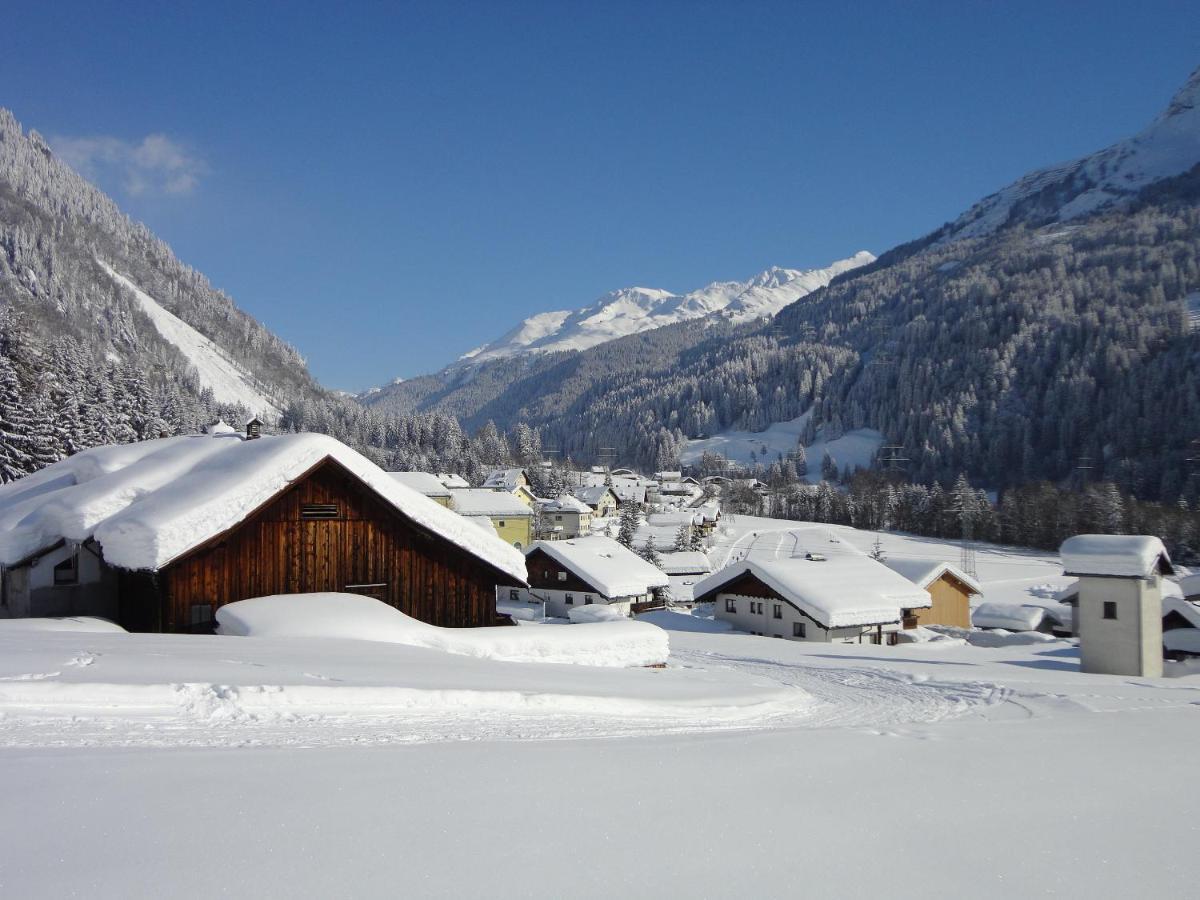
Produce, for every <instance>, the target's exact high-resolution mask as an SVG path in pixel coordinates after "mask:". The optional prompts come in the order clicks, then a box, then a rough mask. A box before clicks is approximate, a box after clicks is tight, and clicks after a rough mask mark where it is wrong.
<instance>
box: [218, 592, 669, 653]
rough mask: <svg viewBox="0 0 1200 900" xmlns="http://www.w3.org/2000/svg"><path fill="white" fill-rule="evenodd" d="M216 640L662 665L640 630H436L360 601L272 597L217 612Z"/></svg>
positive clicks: (620, 626)
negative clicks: (355, 643) (335, 643)
mask: <svg viewBox="0 0 1200 900" xmlns="http://www.w3.org/2000/svg"><path fill="white" fill-rule="evenodd" d="M217 625H218V633H220V634H232V635H242V636H252V637H270V638H314V637H317V638H344V639H348V640H359V641H379V642H383V643H392V644H405V645H408V646H410V647H426V648H429V649H431V650H442V651H444V652H446V653H454V654H458V655H460V656H472V657H475V658H477V659H495V660H502V661H505V662H549V663H571V664H576V665H586V666H647V665H658V664H660V663H664V662H666V659H667V656H668V654H669V653H670V647H669V644H668V640H667V633H666V632H665V631H663V630H662V629H661V628H656V627H655V626H653V625H649V624H646V623H644V622H631V621H620V622H597V623H594V624H591V625H588V626H587V627H579V628H562V627H557V626H553V625H547V626H538V627H529V628H513V627H511V626H497V627H494V628H438V627H436V626H434V625H429V624H426V623H425V622H418V621H417V620H416V619H413V618H411V617H410V616H406V615H405V614H404V613H402V612H400V611H399V610H397V609H393V608H392V607H390V606H388V605H387V604H385V603H380V602H379V601H378V600H374V599H372V598H370V597H363V596H360V595H358V594H335V593H325V594H276V595H274V596H270V597H257V598H255V599H253V600H241V601H239V602H237V603H230V604H227V605H225V606H222V607H221V608H220V609H218V610H217Z"/></svg>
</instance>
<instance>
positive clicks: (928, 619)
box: [883, 557, 982, 628]
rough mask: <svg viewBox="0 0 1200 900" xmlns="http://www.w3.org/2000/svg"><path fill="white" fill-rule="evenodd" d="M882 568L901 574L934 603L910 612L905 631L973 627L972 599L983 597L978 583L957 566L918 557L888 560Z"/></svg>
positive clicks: (908, 611) (906, 617)
mask: <svg viewBox="0 0 1200 900" xmlns="http://www.w3.org/2000/svg"><path fill="white" fill-rule="evenodd" d="M883 564H884V565H885V566H887V567H888V568H889V569H893V570H894V571H896V572H898V573H900V574H901V575H903V576H904V577H905V578H907V579H908V580H909V581H911V582H912V583H913V584H915V585H917V587H920V588H923V589H924V590H925V591H927V592H928V593H929V596H930V597H931V598H932V599H933V603H932V605H930V606H928V607H926V608H924V609H912V610H907V611H906V613H905V617H904V627H905V628H915V627H917V626H918V625H951V626H953V627H955V628H970V627H971V598H972V597H974V596H978V595H979V594H981V593H982V590H981V589H980V587H979V584H978V582H976V581H975V579H974V578H972V577H971V576H969V575H967V574H966V573H965V572H963V571H962V570H960V569H958V568H957V567H956V566H952V565H950V563H946V562H940V561H938V560H931V559H920V558H916V557H888V558H887V559H885V560H884V561H883Z"/></svg>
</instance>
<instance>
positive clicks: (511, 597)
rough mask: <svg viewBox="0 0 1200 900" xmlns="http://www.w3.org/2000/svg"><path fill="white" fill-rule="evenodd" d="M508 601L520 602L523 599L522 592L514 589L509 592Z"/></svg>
mask: <svg viewBox="0 0 1200 900" xmlns="http://www.w3.org/2000/svg"><path fill="white" fill-rule="evenodd" d="M508 599H509V600H520V599H521V593H520V591H517V590H515V589H514V590H511V591H509V592H508Z"/></svg>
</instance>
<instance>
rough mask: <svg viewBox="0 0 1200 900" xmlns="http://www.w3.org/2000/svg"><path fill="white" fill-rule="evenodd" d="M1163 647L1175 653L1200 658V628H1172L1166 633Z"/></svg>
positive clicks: (1164, 633)
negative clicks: (1189, 654)
mask: <svg viewBox="0 0 1200 900" xmlns="http://www.w3.org/2000/svg"><path fill="white" fill-rule="evenodd" d="M1163 647H1165V648H1166V649H1167V650H1170V651H1171V652H1173V653H1192V654H1196V655H1197V656H1200V628H1171V629H1169V630H1167V631H1164V632H1163Z"/></svg>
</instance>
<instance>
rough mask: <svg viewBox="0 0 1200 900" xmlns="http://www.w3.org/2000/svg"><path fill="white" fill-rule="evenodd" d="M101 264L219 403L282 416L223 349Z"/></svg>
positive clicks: (116, 272)
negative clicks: (187, 362) (181, 355)
mask: <svg viewBox="0 0 1200 900" xmlns="http://www.w3.org/2000/svg"><path fill="white" fill-rule="evenodd" d="M98 262H99V263H100V267H101V268H103V269H104V271H105V272H107V273H108V274H109V275H110V276H112V279H113V281H115V282H116V283H117V284H119V285H120V286H121V287H123V288H125V289H126V290H127V291H129V292H130V293H131V294H132V295H133V297H134V299H136V300H137V302H138V306H139V307H140V308H141V310H142V312H144V313H145V314H146V315H147V316H148V317H149V319H150V321H151V322H153V323H154V327H155V328H156V329H157V330H158V333H159V334H160V335H161V336H162V337H163V339H164V340H166V341H167V342H168V343H170V344H172V345H174V346H175V347H177V348H178V349H179V351H180V352H181V353H182V354H183V355H184V356H185V357H187V359H188V361H189V362H190V363H191V364H192V365H193V366H195V368H196V375H197V377H198V378H199V379H200V384H201V385H202V386H203V387H206V388H208V389H210V390H211V391H212V392H213V397H214V398H215V399H216V400H217V402H219V403H230V404H238V405H241V406H244V407H246V409H248V410H251V411H252V412H254V413H256V414H258V415H267V416H271V417H272V418H273V417H276V416H279V415H280V413H281V412H282V410H281V409H280V407H279V405H278V404H277V403H276V402H275V401H274V400H272V399H271V398H270V397H269V396H268V395H267V394H266V393H264V392H263V390H262V388H261V387H260V386H258V384H257V381H256V379H255V378H254V376H253V375H251V374H250V373H249V372H247V371H246V370H245V369H243V368H242V367H241V366H239V365H238V364H237V363H236V362H234V361H233V360H232V359H230V358H229V355H228V354H227V353H225V352H224V351H223V350H222V349H221V348H220V347H218V346H217V345H216V344H215V343H213V342H212V341H210V340H209V339H208V338H206V337H205V336H204V335H202V334H201V333H200V332H198V331H197V330H196V329H195V328H193V327H192V326H191V325H189V324H187V322H184V321H183V320H182V319H180V318H179V317H178V316H176V315H174V314H173V313H171V312H168V311H167V310H165V309H163V307H162V306H161V305H160V304H159V302H158V301H157V300H155V299H154V298H153V297H151V296H150V295H149V294H147V293H146V292H145V291H143V290H142V289H141V288H139V287H138V286H137V285H136V284H134V283H133V282H132V281H130V280H129V279H128V278H126V277H125V276H124V275H122V274H121V273H120V272H118V271H117V270H116V269H114V268H113V267H112V266H110V265H108V263H106V262H103V261H100V260H98Z"/></svg>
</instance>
